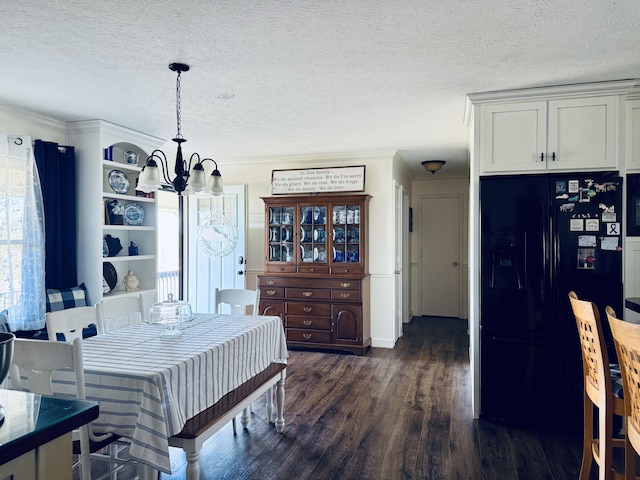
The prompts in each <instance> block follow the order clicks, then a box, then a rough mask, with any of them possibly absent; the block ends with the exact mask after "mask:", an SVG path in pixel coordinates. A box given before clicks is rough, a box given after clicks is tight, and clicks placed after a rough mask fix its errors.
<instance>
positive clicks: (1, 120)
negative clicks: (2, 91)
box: [0, 105, 66, 145]
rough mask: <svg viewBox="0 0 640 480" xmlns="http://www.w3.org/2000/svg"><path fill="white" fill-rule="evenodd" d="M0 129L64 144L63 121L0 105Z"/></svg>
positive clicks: (11, 133)
mask: <svg viewBox="0 0 640 480" xmlns="http://www.w3.org/2000/svg"><path fill="white" fill-rule="evenodd" d="M0 130H2V131H5V132H7V133H8V134H10V135H29V136H30V137H31V140H44V141H47V142H56V143H59V144H61V145H65V144H66V125H65V123H64V122H59V121H57V120H52V119H50V118H47V117H42V116H40V115H35V114H32V113H29V112H26V111H23V110H18V109H14V108H10V107H5V106H2V105H0Z"/></svg>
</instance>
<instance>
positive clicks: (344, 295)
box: [340, 293, 351, 298]
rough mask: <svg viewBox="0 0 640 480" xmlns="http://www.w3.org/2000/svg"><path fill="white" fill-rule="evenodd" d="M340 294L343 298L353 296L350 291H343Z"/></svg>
mask: <svg viewBox="0 0 640 480" xmlns="http://www.w3.org/2000/svg"><path fill="white" fill-rule="evenodd" d="M340 296H341V297H342V298H349V297H350V296H351V294H350V293H341V294H340Z"/></svg>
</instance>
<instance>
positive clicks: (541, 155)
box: [540, 153, 544, 162]
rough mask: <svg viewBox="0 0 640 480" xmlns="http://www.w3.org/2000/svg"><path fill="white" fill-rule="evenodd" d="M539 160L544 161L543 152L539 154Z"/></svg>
mask: <svg viewBox="0 0 640 480" xmlns="http://www.w3.org/2000/svg"><path fill="white" fill-rule="evenodd" d="M540 161H541V162H544V153H541V154H540Z"/></svg>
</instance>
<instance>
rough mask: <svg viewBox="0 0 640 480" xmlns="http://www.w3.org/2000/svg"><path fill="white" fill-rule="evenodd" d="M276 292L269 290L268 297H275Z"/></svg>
mask: <svg viewBox="0 0 640 480" xmlns="http://www.w3.org/2000/svg"><path fill="white" fill-rule="evenodd" d="M275 294H276V291H275V290H267V295H275Z"/></svg>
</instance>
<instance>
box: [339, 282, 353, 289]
mask: <svg viewBox="0 0 640 480" xmlns="http://www.w3.org/2000/svg"><path fill="white" fill-rule="evenodd" d="M340 286H341V287H342V288H349V287H350V286H351V283H350V282H342V283H341V284H340Z"/></svg>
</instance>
